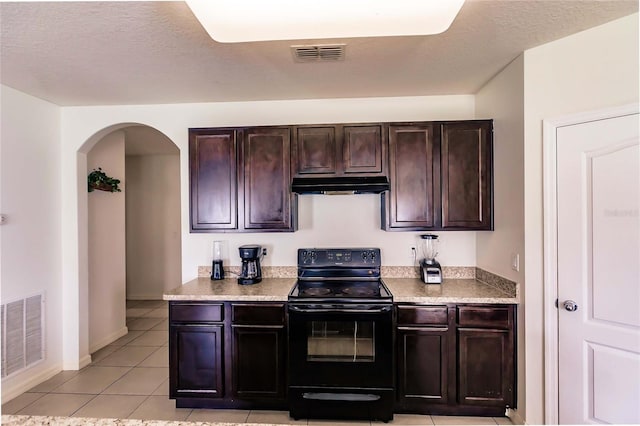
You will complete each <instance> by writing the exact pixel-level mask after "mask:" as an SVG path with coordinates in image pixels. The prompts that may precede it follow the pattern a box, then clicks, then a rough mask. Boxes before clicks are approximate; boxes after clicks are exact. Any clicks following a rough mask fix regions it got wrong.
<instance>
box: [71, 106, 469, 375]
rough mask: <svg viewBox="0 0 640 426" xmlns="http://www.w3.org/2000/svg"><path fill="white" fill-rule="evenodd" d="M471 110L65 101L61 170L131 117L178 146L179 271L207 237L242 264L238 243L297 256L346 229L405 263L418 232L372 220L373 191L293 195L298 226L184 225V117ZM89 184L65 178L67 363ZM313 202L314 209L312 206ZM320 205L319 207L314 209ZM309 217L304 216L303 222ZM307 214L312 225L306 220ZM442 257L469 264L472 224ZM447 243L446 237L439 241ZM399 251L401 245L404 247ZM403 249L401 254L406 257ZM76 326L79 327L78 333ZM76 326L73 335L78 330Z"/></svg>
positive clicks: (207, 244) (199, 122) (81, 347)
mask: <svg viewBox="0 0 640 426" xmlns="http://www.w3.org/2000/svg"><path fill="white" fill-rule="evenodd" d="M471 118H474V97H473V96H466V95H465V96H434V97H405V98H365V99H328V100H307V101H268V102H237V103H209V104H171V105H133V106H99V107H69V108H64V109H63V110H62V124H61V127H62V142H63V147H62V171H63V179H64V180H68V181H70V182H73V181H76V182H79V181H80V179H84V177H82V176H79V175H78V170H85V169H86V166H85V161H86V156H85V154H86V152H87V151H88V150H89V149H90V148H91V146H92V145H93V144H95V142H96V140H98V139H99V138H100V137H101V136H102V135H103V134H106V133H109V132H111V131H113V130H116V129H118V128H124V127H127V126H130V125H132V124H143V125H148V126H150V127H153V128H155V129H157V130H159V131H160V132H162V133H164V134H165V135H166V136H167V137H168V138H169V139H171V140H172V141H173V142H174V143H175V144H176V145H177V146H178V148H179V149H180V175H181V179H180V184H181V188H180V189H181V191H180V192H181V203H180V205H181V218H182V219H181V220H182V222H181V236H182V281H187V280H190V279H192V278H194V277H196V276H197V267H198V266H199V265H207V264H209V263H210V261H211V243H212V241H213V240H215V239H222V240H226V241H228V252H229V255H230V262H228V264H239V259H238V258H237V256H236V255H235V253H236V252H237V250H236V247H237V246H239V245H242V244H245V243H258V244H263V245H265V246H266V247H268V248H270V249H271V250H270V251H271V255H269V256H267V258H266V259H265V265H294V264H295V258H296V257H295V250H296V248H298V247H302V246H305V245H316V244H319V243H323V244H329V243H333V242H334V241H337V240H338V239H340V236H341V235H343V234H344V233H348V232H351V237H353V238H355V239H353V240H351V241H349V243H350V244H360V243H361V242H362V243H363V244H364V241H365V240H366V241H369V242H370V243H371V244H376V245H380V246H382V247H384V249H385V254H384V256H385V257H383V259H384V260H383V261H384V264H385V265H402V264H406V265H408V264H410V262H411V261H410V259H409V254H408V251H409V247H411V246H412V245H415V241H416V235H417V233H391V232H382V231H380V230H379V225H378V223H379V219H378V218H379V214H380V213H379V203H378V202H377V198H375V199H374V198H372V197H373V196H366V195H364V196H358V197H363V198H358V197H356V196H351V197H350V198H341V197H334V198H322V199H319V200H318V201H316V198H314V197H313V196H306V197H308V198H305V197H301V198H300V206H299V210H300V222H301V227H300V228H301V229H300V231H298V232H296V233H263V234H190V233H189V190H188V182H189V178H188V170H189V167H188V134H187V129H188V128H190V127H217V126H234V125H237V126H240V125H274V124H296V123H331V122H338V123H339V122H375V121H410V120H438V119H471ZM85 196H86V194H83V193H82V192H81V191H77V190H75V189H74V188H72V187H67V188H63V194H62V197H63V200H62V203H63V206H62V208H63V226H62V232H63V233H64V235H65V236H66V238H65V240H64V245H63V256H64V257H63V265H64V270H63V279H64V284H65V294H64V297H65V300H68V301H69V305H70V309H68V310H66V311H65V321H66V323H65V329H68V330H69V334H68V338H67V336H65V341H64V347H65V354H64V359H65V365H66V366H67V368H78V367H80V366H81V365H83V360H85V359H86V354H87V351H88V342H87V337H86V336H87V335H88V330H87V329H86V326H85V324H84V320H83V319H84V318H86V317H87V315H88V313H87V311H86V305H85V304H84V303H83V301H84V300H86V298H87V295H86V294H85V293H86V291H85V289H86V287H87V284H86V283H87V280H88V279H87V271H86V270H85V266H84V265H85V263H86V261H85V252H86V248H85V245H86V240H87V235H86V227H85V225H84V222H85V220H86V219H85V216H86V199H85ZM316 207H317V208H318V210H316ZM320 211H323V212H325V213H326V214H324V215H323V216H322V217H318V212H320ZM310 221H311V222H310ZM311 223H313V229H310V228H309V226H310V224H311ZM442 239H443V245H442V247H441V248H442V255H441V259H442V261H443V264H444V265H458V266H473V265H475V250H474V247H475V233H473V232H464V233H454V232H452V233H450V234H447V236H446V237H443V238H442ZM445 240H446V241H447V243H446V244H447V246H446V247H445V246H444V241H445ZM405 253H406V255H405ZM405 259H406V260H405ZM74 332H77V333H76V335H75V337H74V335H73V333H74ZM77 336H80V338H79V339H78V337H77Z"/></svg>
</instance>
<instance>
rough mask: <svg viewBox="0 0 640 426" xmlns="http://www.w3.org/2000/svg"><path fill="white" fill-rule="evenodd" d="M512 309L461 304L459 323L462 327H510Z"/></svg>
mask: <svg viewBox="0 0 640 426" xmlns="http://www.w3.org/2000/svg"><path fill="white" fill-rule="evenodd" d="M510 311H511V309H509V308H508V307H482V306H459V307H458V325H459V326H461V327H488V328H509V326H510V324H511V315H510Z"/></svg>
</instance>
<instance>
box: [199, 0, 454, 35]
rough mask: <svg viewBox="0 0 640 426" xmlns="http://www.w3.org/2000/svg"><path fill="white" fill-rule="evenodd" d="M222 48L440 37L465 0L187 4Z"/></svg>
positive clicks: (202, 0)
mask: <svg viewBox="0 0 640 426" xmlns="http://www.w3.org/2000/svg"><path fill="white" fill-rule="evenodd" d="M186 2H187V4H188V5H189V7H190V8H191V10H192V11H193V13H194V15H195V16H196V17H197V18H198V20H199V21H200V23H201V24H202V26H203V27H204V28H205V30H207V32H208V33H209V35H210V36H211V38H213V39H214V40H216V41H218V42H221V43H237V42H247V41H266V40H304V39H326V38H351V37H386V36H411V35H428V34H439V33H441V32H443V31H446V30H447V28H449V26H450V25H451V23H452V22H453V20H454V19H455V17H456V15H457V14H458V12H459V11H460V8H461V7H462V4H463V3H464V0H313V1H309V0H271V1H268V0H186Z"/></svg>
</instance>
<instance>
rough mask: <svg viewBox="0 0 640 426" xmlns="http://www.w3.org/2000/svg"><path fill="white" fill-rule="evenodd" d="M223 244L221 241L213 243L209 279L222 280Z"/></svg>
mask: <svg viewBox="0 0 640 426" xmlns="http://www.w3.org/2000/svg"><path fill="white" fill-rule="evenodd" d="M223 250H224V244H223V242H222V241H214V242H213V262H212V263H211V279H212V280H223V279H224V267H223V265H222V257H223V253H222V252H223Z"/></svg>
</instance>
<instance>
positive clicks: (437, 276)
mask: <svg viewBox="0 0 640 426" xmlns="http://www.w3.org/2000/svg"><path fill="white" fill-rule="evenodd" d="M420 239H421V240H422V241H421V245H420V247H421V251H422V256H423V259H422V260H421V261H420V279H421V280H422V282H423V283H425V284H442V268H441V267H440V263H438V261H437V260H436V256H437V255H438V236H437V235H435V234H424V235H420Z"/></svg>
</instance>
